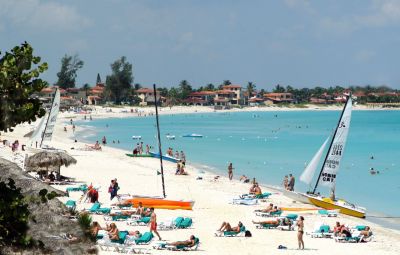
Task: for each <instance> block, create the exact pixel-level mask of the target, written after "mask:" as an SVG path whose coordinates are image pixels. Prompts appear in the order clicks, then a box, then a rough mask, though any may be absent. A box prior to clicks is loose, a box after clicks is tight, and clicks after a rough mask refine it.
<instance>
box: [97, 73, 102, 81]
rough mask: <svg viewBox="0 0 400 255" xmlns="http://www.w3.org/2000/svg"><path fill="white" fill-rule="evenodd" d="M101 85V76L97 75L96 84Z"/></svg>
mask: <svg viewBox="0 0 400 255" xmlns="http://www.w3.org/2000/svg"><path fill="white" fill-rule="evenodd" d="M100 83H101V78H100V74H99V73H97V78H96V84H100Z"/></svg>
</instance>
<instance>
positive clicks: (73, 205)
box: [65, 200, 76, 211]
mask: <svg viewBox="0 0 400 255" xmlns="http://www.w3.org/2000/svg"><path fill="white" fill-rule="evenodd" d="M65 206H66V207H67V208H68V209H69V210H73V211H74V210H75V209H76V202H75V201H74V200H68V201H67V202H65Z"/></svg>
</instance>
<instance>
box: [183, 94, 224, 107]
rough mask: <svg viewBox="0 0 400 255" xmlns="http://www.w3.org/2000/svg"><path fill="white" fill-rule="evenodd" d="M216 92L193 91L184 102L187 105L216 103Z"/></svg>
mask: <svg viewBox="0 0 400 255" xmlns="http://www.w3.org/2000/svg"><path fill="white" fill-rule="evenodd" d="M215 94H216V93H215V92H214V91H199V92H192V93H190V94H189V97H188V98H187V99H185V100H184V102H185V103H186V104H187V105H201V106H204V105H212V104H213V103H214V98H215Z"/></svg>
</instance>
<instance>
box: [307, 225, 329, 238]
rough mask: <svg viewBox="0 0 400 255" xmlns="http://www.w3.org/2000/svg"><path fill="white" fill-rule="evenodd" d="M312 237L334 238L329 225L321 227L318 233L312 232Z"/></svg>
mask: <svg viewBox="0 0 400 255" xmlns="http://www.w3.org/2000/svg"><path fill="white" fill-rule="evenodd" d="M310 236H311V237H313V238H332V236H333V233H332V232H331V228H330V227H329V225H321V226H320V227H319V228H318V229H317V230H316V231H314V232H311V233H310Z"/></svg>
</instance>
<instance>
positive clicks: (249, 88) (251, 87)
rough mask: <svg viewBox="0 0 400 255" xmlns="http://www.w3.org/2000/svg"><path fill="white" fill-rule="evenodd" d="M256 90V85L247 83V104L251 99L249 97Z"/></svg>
mask: <svg viewBox="0 0 400 255" xmlns="http://www.w3.org/2000/svg"><path fill="white" fill-rule="evenodd" d="M255 89H256V84H255V83H254V82H251V81H249V82H248V83H247V87H246V91H247V94H248V96H247V104H248V103H249V99H250V98H251V95H252V94H253V92H254V90H255Z"/></svg>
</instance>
